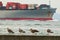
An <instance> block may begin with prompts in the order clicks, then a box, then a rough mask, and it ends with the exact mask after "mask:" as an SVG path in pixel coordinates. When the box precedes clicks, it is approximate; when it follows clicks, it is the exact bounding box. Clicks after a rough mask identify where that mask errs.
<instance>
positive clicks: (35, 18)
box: [0, 18, 52, 20]
mask: <svg viewBox="0 0 60 40" xmlns="http://www.w3.org/2000/svg"><path fill="white" fill-rule="evenodd" d="M0 20H52V18H0Z"/></svg>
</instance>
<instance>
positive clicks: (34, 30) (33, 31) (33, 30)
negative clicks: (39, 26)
mask: <svg viewBox="0 0 60 40" xmlns="http://www.w3.org/2000/svg"><path fill="white" fill-rule="evenodd" d="M30 31H31V32H32V33H36V32H39V31H38V30H36V29H32V28H31V29H30Z"/></svg>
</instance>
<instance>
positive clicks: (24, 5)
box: [19, 4, 28, 9]
mask: <svg viewBox="0 0 60 40" xmlns="http://www.w3.org/2000/svg"><path fill="white" fill-rule="evenodd" d="M27 8H28V5H27V4H20V5H19V9H27Z"/></svg>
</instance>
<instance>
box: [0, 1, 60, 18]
mask: <svg viewBox="0 0 60 40" xmlns="http://www.w3.org/2000/svg"><path fill="white" fill-rule="evenodd" d="M0 1H2V2H3V4H4V5H6V3H7V2H11V1H13V2H20V3H35V4H39V5H40V4H49V0H0ZM50 1H51V7H54V8H57V10H56V13H59V15H60V0H50ZM57 17H58V16H57Z"/></svg>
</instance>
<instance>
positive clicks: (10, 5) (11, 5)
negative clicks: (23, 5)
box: [6, 2, 16, 9]
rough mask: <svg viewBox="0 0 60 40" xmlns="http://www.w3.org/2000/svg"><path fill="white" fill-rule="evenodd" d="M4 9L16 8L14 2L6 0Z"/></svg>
mask: <svg viewBox="0 0 60 40" xmlns="http://www.w3.org/2000/svg"><path fill="white" fill-rule="evenodd" d="M6 9H16V3H14V2H8V3H7V5H6Z"/></svg>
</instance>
